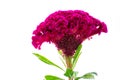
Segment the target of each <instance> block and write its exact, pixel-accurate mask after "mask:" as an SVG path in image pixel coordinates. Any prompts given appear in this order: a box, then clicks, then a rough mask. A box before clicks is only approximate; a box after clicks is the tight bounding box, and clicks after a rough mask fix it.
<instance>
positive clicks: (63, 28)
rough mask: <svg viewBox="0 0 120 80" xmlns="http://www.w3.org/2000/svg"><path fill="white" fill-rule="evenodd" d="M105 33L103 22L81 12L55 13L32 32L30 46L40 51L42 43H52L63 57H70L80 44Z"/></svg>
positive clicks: (105, 28) (105, 27)
mask: <svg viewBox="0 0 120 80" xmlns="http://www.w3.org/2000/svg"><path fill="white" fill-rule="evenodd" d="M101 32H105V33H106V32H107V26H106V24H105V23H104V22H101V21H100V20H98V19H96V18H93V17H92V16H90V15H89V14H88V13H87V12H84V11H82V10H68V11H56V12H54V13H52V14H50V15H49V16H48V17H47V18H46V19H45V20H44V21H43V22H41V23H40V24H39V25H38V26H37V28H36V30H34V31H33V34H34V35H33V36H32V44H33V46H34V47H35V48H37V49H40V46H41V44H42V43H43V42H50V43H51V42H52V43H54V44H55V45H56V47H57V48H58V50H62V51H63V53H64V55H66V56H72V55H73V54H74V53H75V50H76V49H77V47H78V46H79V45H80V44H82V42H83V41H84V40H85V39H87V38H89V37H91V36H93V35H95V34H101Z"/></svg>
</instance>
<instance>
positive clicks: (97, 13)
mask: <svg viewBox="0 0 120 80" xmlns="http://www.w3.org/2000/svg"><path fill="white" fill-rule="evenodd" d="M119 5H120V2H119V0H0V80H43V77H44V75H45V74H53V75H57V76H60V77H63V76H62V75H63V72H62V71H60V70H59V69H56V68H54V67H51V66H49V65H46V64H44V63H42V62H40V61H39V60H38V59H37V58H36V57H35V56H34V55H33V54H32V53H33V52H39V53H41V54H43V55H45V56H46V57H49V58H50V59H51V60H53V61H54V62H55V63H58V64H59V65H61V63H60V62H59V61H60V60H59V56H58V54H57V50H56V48H55V46H54V45H49V44H46V43H45V44H43V45H42V50H41V51H38V50H36V49H35V48H34V47H33V46H32V44H31V36H32V31H33V30H34V29H35V28H36V26H37V25H38V24H39V23H40V22H42V21H43V20H44V19H45V18H46V17H47V16H48V15H49V14H50V13H53V12H54V11H57V10H75V9H79V10H84V11H87V12H89V13H90V15H92V16H94V17H96V18H98V19H100V20H101V21H104V22H105V23H106V24H107V26H108V33H107V34H105V33H102V34H101V35H100V36H98V35H96V36H94V37H93V39H92V40H90V41H88V40H86V41H85V42H84V43H83V48H82V55H81V57H80V59H79V62H78V64H77V66H76V68H75V70H78V71H79V72H80V73H79V75H82V74H84V73H87V72H91V71H96V72H97V73H98V77H96V80H120V77H119V76H120V75H119V74H120V65H119V64H120V61H119V60H120V36H119V35H120V9H119V7H120V6H119ZM66 80H67V79H66Z"/></svg>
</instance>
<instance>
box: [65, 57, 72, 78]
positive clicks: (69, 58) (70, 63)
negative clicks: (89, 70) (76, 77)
mask: <svg viewBox="0 0 120 80" xmlns="http://www.w3.org/2000/svg"><path fill="white" fill-rule="evenodd" d="M65 60H66V65H67V68H69V69H72V57H71V56H65ZM68 80H73V78H68Z"/></svg>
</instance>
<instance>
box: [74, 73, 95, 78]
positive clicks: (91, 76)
mask: <svg viewBox="0 0 120 80" xmlns="http://www.w3.org/2000/svg"><path fill="white" fill-rule="evenodd" d="M95 75H96V76H97V73H96V72H90V73H87V74H85V75H83V76H81V77H77V78H76V79H75V80H79V79H81V78H83V79H94V78H95Z"/></svg>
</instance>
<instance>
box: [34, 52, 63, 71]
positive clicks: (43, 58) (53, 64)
mask: <svg viewBox="0 0 120 80" xmlns="http://www.w3.org/2000/svg"><path fill="white" fill-rule="evenodd" d="M33 54H34V55H35V56H36V57H38V59H39V60H41V61H42V62H44V63H46V64H48V65H52V66H55V67H57V68H59V69H61V70H63V69H62V68H61V67H59V66H58V65H57V64H55V63H53V62H52V61H50V60H49V59H47V58H46V57H44V56H42V55H40V54H37V53H33ZM63 71H64V70H63Z"/></svg>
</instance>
